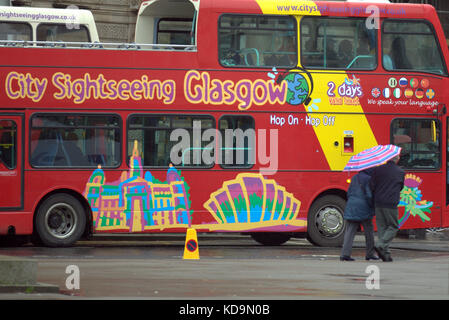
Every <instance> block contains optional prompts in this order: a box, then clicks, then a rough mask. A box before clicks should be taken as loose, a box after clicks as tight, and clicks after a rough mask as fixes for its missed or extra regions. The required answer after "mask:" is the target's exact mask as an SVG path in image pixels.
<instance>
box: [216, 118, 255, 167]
mask: <svg viewBox="0 0 449 320" xmlns="http://www.w3.org/2000/svg"><path fill="white" fill-rule="evenodd" d="M219 130H220V133H221V137H222V150H221V166H222V167H223V168H235V167H241V168H249V167H252V166H253V165H254V163H255V145H256V133H255V123H254V119H253V118H252V117H250V116H224V117H222V118H220V120H219Z"/></svg>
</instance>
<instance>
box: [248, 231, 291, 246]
mask: <svg viewBox="0 0 449 320" xmlns="http://www.w3.org/2000/svg"><path fill="white" fill-rule="evenodd" d="M251 237H252V238H253V239H254V240H255V241H257V242H258V243H260V244H263V245H264V246H280V245H281V244H284V243H286V242H287V241H288V240H290V238H291V236H290V235H289V234H288V233H282V232H256V233H252V234H251Z"/></svg>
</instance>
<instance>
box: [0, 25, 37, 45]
mask: <svg viewBox="0 0 449 320" xmlns="http://www.w3.org/2000/svg"><path fill="white" fill-rule="evenodd" d="M32 34H33V32H32V30H31V26H30V25H29V24H28V23H19V22H0V40H11V41H17V40H19V41H30V40H31V38H32Z"/></svg>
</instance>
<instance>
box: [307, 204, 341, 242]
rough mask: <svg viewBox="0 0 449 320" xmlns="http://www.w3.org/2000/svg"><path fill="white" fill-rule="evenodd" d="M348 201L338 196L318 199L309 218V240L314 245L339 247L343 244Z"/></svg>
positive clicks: (311, 208) (311, 209)
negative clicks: (344, 214) (345, 211)
mask: <svg viewBox="0 0 449 320" xmlns="http://www.w3.org/2000/svg"><path fill="white" fill-rule="evenodd" d="M345 206H346V201H345V200H344V199H343V198H341V197H339V196H336V195H327V196H324V197H321V198H319V199H317V200H316V201H315V202H314V203H313V204H312V206H311V207H310V210H309V214H308V216H307V239H308V240H309V241H310V242H311V243H312V244H314V245H317V246H322V247H338V246H341V245H342V244H343V237H344V230H345V223H344V219H343V212H344V210H345Z"/></svg>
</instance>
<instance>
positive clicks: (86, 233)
mask: <svg viewBox="0 0 449 320" xmlns="http://www.w3.org/2000/svg"><path fill="white" fill-rule="evenodd" d="M61 193H62V194H68V195H71V196H72V197H74V198H75V199H76V200H78V201H79V203H80V204H81V205H82V207H83V209H84V213H85V215H86V227H85V228H84V234H83V237H89V236H90V235H91V234H92V233H93V230H92V210H91V208H90V205H89V203H88V202H87V199H86V198H85V197H84V196H83V195H82V194H80V193H79V192H77V191H75V190H73V189H68V188H60V189H55V190H52V191H50V192H48V193H47V194H45V195H44V196H43V197H42V198H41V199H40V200H39V202H38V203H37V205H36V207H35V209H34V212H33V233H35V232H36V214H37V212H38V210H39V208H40V207H41V205H42V204H43V203H44V202H45V200H47V199H48V198H50V197H51V196H53V195H55V194H61Z"/></svg>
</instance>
